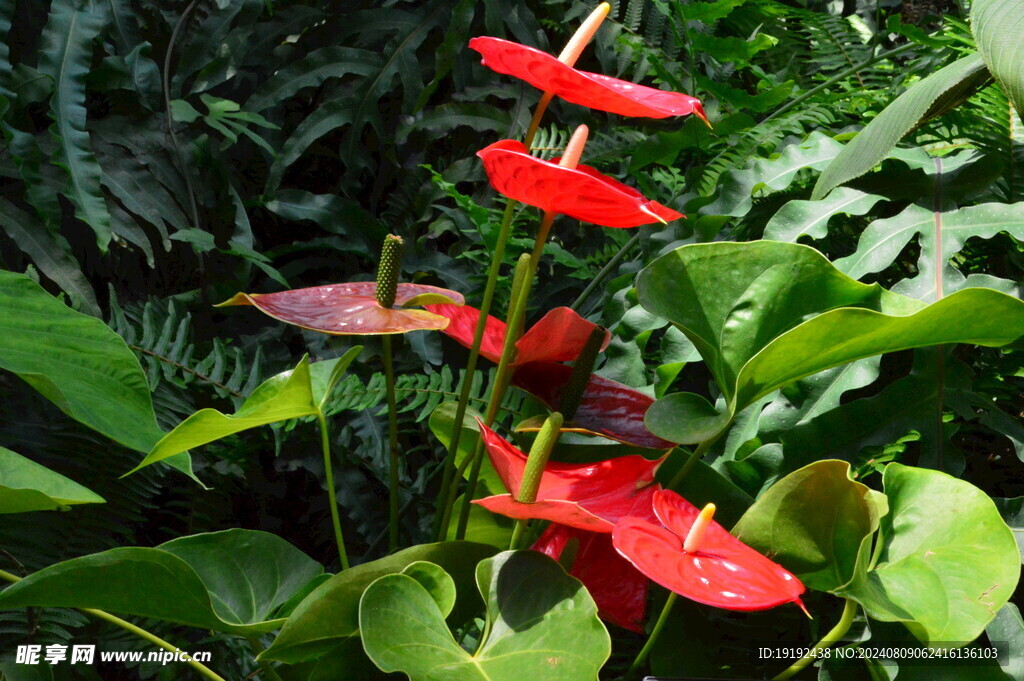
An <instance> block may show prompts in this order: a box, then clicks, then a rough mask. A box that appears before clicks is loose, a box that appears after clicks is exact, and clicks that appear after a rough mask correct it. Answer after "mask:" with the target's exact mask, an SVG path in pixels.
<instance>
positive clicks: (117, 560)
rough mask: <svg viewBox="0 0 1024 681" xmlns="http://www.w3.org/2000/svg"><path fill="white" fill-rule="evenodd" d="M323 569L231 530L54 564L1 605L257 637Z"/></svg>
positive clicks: (2, 595)
mask: <svg viewBox="0 0 1024 681" xmlns="http://www.w3.org/2000/svg"><path fill="white" fill-rule="evenodd" d="M322 574H323V567H322V566H321V565H320V564H319V563H317V562H316V561H314V560H313V559H312V558H310V557H309V556H307V555H306V554H304V553H302V552H301V551H299V550H298V549H296V548H295V547H294V546H292V545H291V544H289V543H288V542H286V541H285V540H283V539H281V538H280V537H277V536H276V535H273V534H268V533H266V532H258V531H255V530H240V529H235V530H225V531H224V532H213V533H210V534H197V535H193V536H190V537H182V538H180V539H175V540H173V541H169V542H167V543H166V544H161V545H160V546H158V547H156V548H152V549H149V548H134V547H133V548H118V549H111V550H109V551H104V552H102V553H95V554H92V555H89V556H83V557H81V558H73V559H71V560H66V561H64V562H62V563H57V564H56V565H51V566H50V567H47V568H44V569H42V570H40V571H39V572H36V573H34V574H32V575H29V576H28V577H26V578H25V579H23V580H21V581H20V582H18V583H16V584H14V585H12V586H9V587H8V588H7V589H6V590H4V591H3V592H0V608H4V609H8V608H21V607H25V606H42V607H47V606H48V607H67V608H98V609H101V610H107V611H111V612H116V613H124V614H128V615H139V616H141V617H151V618H153V619H158V620H164V621H167V622H176V623H178V624H186V625H189V626H193V627H200V628H202V629H213V630H215V631H224V632H228V633H233V634H238V635H241V636H253V635H256V634H261V633H264V632H267V631H272V630H274V629H276V628H278V627H280V626H281V625H282V624H283V623H284V619H283V618H276V617H275V611H276V610H277V609H278V608H279V607H280V606H281V605H283V604H284V603H286V602H287V601H288V600H289V598H291V596H292V595H293V594H295V593H296V592H298V591H300V590H302V589H303V587H305V586H306V585H307V584H308V583H309V582H310V581H311V580H314V579H317V578H318V577H319V576H320V575H322Z"/></svg>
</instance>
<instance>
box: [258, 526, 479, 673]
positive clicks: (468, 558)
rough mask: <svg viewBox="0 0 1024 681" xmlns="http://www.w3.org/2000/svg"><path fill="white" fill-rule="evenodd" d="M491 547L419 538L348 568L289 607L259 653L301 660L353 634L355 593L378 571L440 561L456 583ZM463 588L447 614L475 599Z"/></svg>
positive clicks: (468, 577) (468, 579) (457, 613)
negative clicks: (276, 631)
mask: <svg viewBox="0 0 1024 681" xmlns="http://www.w3.org/2000/svg"><path fill="white" fill-rule="evenodd" d="M495 551H496V549H495V548H494V547H492V546H486V545H484V544H475V543H472V542H465V541H453V542H442V543H439V544H421V545H419V546H413V547H412V548H408V549H405V550H404V551H399V552H398V553H395V554H392V555H390V556H387V557H386V558H381V559H380V560H375V561H372V562H370V563H364V564H362V565H357V566H356V567H353V568H349V569H348V570H345V571H344V572H341V573H339V574H337V575H334V576H333V577H331V578H330V579H329V580H327V581H326V582H324V583H323V584H321V585H320V586H319V587H317V588H316V589H315V590H314V591H313V592H312V593H311V594H310V595H309V596H308V597H307V598H306V599H305V600H304V601H302V603H300V604H299V605H298V607H296V608H295V612H293V613H292V614H291V616H290V617H289V618H288V621H287V622H285V625H284V627H282V628H281V633H280V634H278V636H277V638H276V639H274V642H273V644H271V646H270V647H269V648H267V649H266V650H265V651H263V653H262V654H261V655H260V659H266V660H276V661H279V662H286V663H288V664H295V663H297V662H305V661H307V660H313V659H316V658H318V657H320V656H321V655H323V654H325V653H327V652H329V651H330V650H332V649H333V648H335V647H336V646H338V645H339V644H340V643H342V642H343V641H344V640H345V639H347V638H349V637H351V636H358V635H359V598H360V597H361V596H362V595H363V591H364V590H365V589H366V587H368V586H369V585H370V584H371V583H373V582H374V581H375V580H376V579H378V578H380V577H383V576H384V575H390V574H396V573H399V572H401V571H402V570H404V569H405V568H406V567H408V566H409V565H411V564H413V563H415V562H417V561H428V562H430V563H435V564H437V565H440V566H441V567H442V568H444V570H445V571H446V572H448V573H449V574H450V575H451V576H452V577H453V578H454V580H455V584H456V585H457V586H458V587H464V585H467V584H470V583H472V579H473V570H474V568H475V567H476V564H477V563H479V562H480V561H481V560H482V559H484V558H486V557H488V556H492V555H494V553H495ZM409 579H411V578H409ZM467 591H469V589H466V588H460V589H459V593H460V594H461V598H460V599H459V602H458V603H457V604H456V607H455V609H454V611H453V615H452V617H453V619H458V618H461V617H468V615H467V614H466V613H467V612H471V611H473V610H475V608H476V603H474V602H473V601H474V600H476V602H477V603H478V602H479V600H478V599H474V598H473V596H472V594H469V597H468V598H467V593H466V592H467ZM428 597H429V596H428Z"/></svg>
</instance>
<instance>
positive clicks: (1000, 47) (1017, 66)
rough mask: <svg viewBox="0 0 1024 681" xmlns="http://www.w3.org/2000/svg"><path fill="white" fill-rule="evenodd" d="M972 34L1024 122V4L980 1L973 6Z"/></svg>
mask: <svg viewBox="0 0 1024 681" xmlns="http://www.w3.org/2000/svg"><path fill="white" fill-rule="evenodd" d="M971 30H972V31H973V32H974V40H975V42H976V43H977V44H978V51H979V52H981V56H982V57H983V58H984V59H985V64H986V65H988V69H989V71H991V72H992V75H993V77H995V79H996V82H997V83H999V85H1000V87H1002V88H1003V92H1005V93H1006V96H1007V97H1008V98H1009V99H1010V101H1011V102H1013V106H1014V107H1015V108H1016V109H1017V114H1018V115H1020V116H1021V117H1022V118H1024V43H1022V42H1021V39H1020V36H1021V32H1022V31H1024V4H1022V3H1021V2H1020V0H976V1H975V2H972V3H971Z"/></svg>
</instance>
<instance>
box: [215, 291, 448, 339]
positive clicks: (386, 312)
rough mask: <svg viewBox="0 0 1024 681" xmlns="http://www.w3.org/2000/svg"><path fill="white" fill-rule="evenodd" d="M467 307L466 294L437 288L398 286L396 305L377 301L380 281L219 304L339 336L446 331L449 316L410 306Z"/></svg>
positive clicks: (246, 295)
mask: <svg viewBox="0 0 1024 681" xmlns="http://www.w3.org/2000/svg"><path fill="white" fill-rule="evenodd" d="M442 302H444V303H449V304H451V305H452V306H453V307H454V306H455V305H461V304H462V303H463V297H462V294H460V293H456V292H455V291H449V290H448V289H443V288H438V287H436V286H426V285H423V284H398V287H397V290H396V293H395V307H390V308H388V307H383V306H382V305H381V304H380V303H379V302H377V282H375V281H360V282H355V283H351V284H329V285H327V286H312V287H309V288H300V289H294V290H291V291H281V292H279V293H236V294H235V295H234V296H233V297H232V298H230V299H228V300H225V301H224V302H223V303H220V305H218V306H217V307H223V306H226V305H253V306H255V307H256V308H258V309H259V310H260V311H261V312H263V313H265V314H267V315H269V316H271V317H273V318H274V319H277V320H279V321H282V322H286V323H288V324H294V325H295V326H300V327H302V328H304V329H310V330H312V331H319V332H321V333H328V334H332V335H337V336H348V335H377V334H394V333H406V332H408V331H419V330H443V329H444V328H445V327H447V326H448V318H447V317H445V316H442V315H439V314H434V313H432V312H428V311H426V310H414V309H409V308H408V307H402V306H404V305H408V306H409V307H412V306H413V305H425V304H429V303H442Z"/></svg>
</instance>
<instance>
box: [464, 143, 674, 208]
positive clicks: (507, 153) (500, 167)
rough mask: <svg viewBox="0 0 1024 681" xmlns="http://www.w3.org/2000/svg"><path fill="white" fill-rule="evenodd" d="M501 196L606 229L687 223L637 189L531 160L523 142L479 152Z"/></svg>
mask: <svg viewBox="0 0 1024 681" xmlns="http://www.w3.org/2000/svg"><path fill="white" fill-rule="evenodd" d="M476 155H477V156H479V157H480V159H481V160H482V161H483V164H484V170H485V171H486V172H487V179H488V180H489V181H490V183H491V186H492V187H494V189H495V190H496V191H498V192H499V193H501V194H503V195H505V196H507V197H509V198H511V199H515V200H516V201H519V202H521V203H527V204H529V205H531V206H536V207H538V208H541V209H542V210H545V211H551V212H553V213H561V214H564V215H568V216H570V217H573V218H576V219H577V220H582V221H583V222H591V223H593V224H596V225H603V226H605V227H638V226H639V225H648V224H651V223H652V222H667V221H668V220H676V219H678V218H681V217H684V216H683V215H682V213H678V212H676V211H674V210H672V209H671V208H666V207H665V206H662V205H661V204H659V203H657V202H655V201H649V200H647V199H646V198H645V197H644V195H643V194H641V193H640V192H638V191H637V190H636V189H633V188H632V187H630V186H628V185H625V184H622V183H621V182H618V181H617V180H613V179H612V178H610V177H608V176H607V175H603V174H601V173H599V172H598V171H597V170H595V169H594V168H591V167H589V166H585V165H578V166H576V167H574V168H569V167H564V166H560V165H559V164H558V159H554V160H552V161H543V160H541V159H539V158H537V157H536V156H531V155H530V152H529V150H528V149H527V148H526V147H525V146H524V145H523V143H522V142H518V141H516V140H500V141H498V142H495V143H494V144H492V145H490V146H488V147H485V148H484V149H481V150H480V151H478V152H477V154H476Z"/></svg>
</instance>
